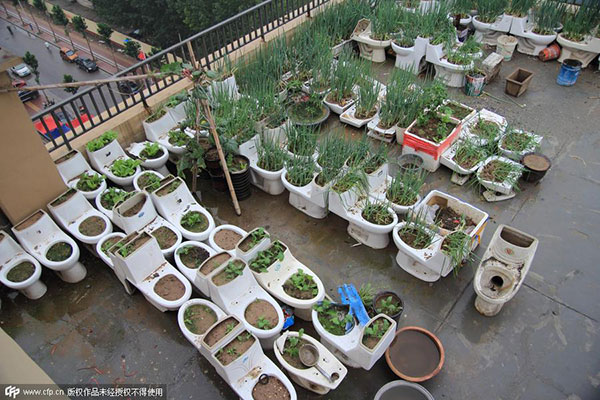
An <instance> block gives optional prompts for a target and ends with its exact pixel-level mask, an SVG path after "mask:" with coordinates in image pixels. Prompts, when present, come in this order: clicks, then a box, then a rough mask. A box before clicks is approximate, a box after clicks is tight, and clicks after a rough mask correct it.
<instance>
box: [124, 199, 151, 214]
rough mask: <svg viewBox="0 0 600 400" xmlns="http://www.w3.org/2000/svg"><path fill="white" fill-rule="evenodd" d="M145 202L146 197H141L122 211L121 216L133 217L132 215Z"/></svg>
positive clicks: (138, 210)
mask: <svg viewBox="0 0 600 400" xmlns="http://www.w3.org/2000/svg"><path fill="white" fill-rule="evenodd" d="M145 203H146V197H142V199H141V200H140V201H138V202H137V203H135V204H134V205H133V206H132V207H131V208H129V209H127V210H126V211H124V212H123V216H124V217H133V216H134V215H136V214H137V213H139V212H140V210H141V209H142V207H144V204H145Z"/></svg>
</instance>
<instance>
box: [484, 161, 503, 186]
mask: <svg viewBox="0 0 600 400" xmlns="http://www.w3.org/2000/svg"><path fill="white" fill-rule="evenodd" d="M502 164H504V162H503V161H500V160H494V161H491V162H489V163H487V164H486V165H485V167H483V169H482V170H481V175H480V176H481V178H482V179H485V180H486V181H493V182H504V180H505V179H506V178H508V174H509V171H502V172H503V173H498V172H497V171H496V168H502Z"/></svg>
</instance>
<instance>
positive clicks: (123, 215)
mask: <svg viewBox="0 0 600 400" xmlns="http://www.w3.org/2000/svg"><path fill="white" fill-rule="evenodd" d="M131 193H132V195H131V196H130V197H128V198H127V199H126V200H125V201H123V202H122V203H121V204H119V205H117V206H115V208H114V209H113V221H114V223H115V225H117V226H119V227H120V228H121V229H122V230H123V231H125V233H126V234H130V233H133V232H136V231H144V232H147V233H148V234H150V235H155V234H158V233H157V232H156V231H158V229H161V228H163V229H162V231H166V229H168V230H170V231H171V232H172V233H174V234H175V237H176V239H175V242H174V243H173V244H171V246H168V247H165V248H164V249H161V251H162V253H163V255H164V257H167V258H168V257H171V256H172V255H173V252H174V251H175V248H176V247H177V246H179V244H180V243H181V241H182V236H181V232H179V230H178V229H177V228H176V227H175V226H173V225H172V224H171V223H169V222H168V221H166V220H165V219H163V218H162V217H161V216H159V215H158V214H157V213H156V209H155V208H154V205H153V204H152V201H151V200H150V197H149V195H148V193H146V192H131ZM164 228H166V229H164ZM165 246H166V245H165Z"/></svg>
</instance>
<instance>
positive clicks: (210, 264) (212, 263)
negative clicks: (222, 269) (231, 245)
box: [200, 253, 231, 275]
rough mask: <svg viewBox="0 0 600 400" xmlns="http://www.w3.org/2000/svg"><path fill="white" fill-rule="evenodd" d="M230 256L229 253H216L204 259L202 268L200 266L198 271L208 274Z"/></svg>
mask: <svg viewBox="0 0 600 400" xmlns="http://www.w3.org/2000/svg"><path fill="white" fill-rule="evenodd" d="M230 258H231V255H230V254H229V253H222V254H217V255H216V256H213V257H211V258H210V259H209V260H208V261H206V263H205V264H204V265H203V266H202V268H200V272H202V274H204V275H208V274H210V273H211V272H212V271H214V270H215V269H216V268H217V267H218V266H220V265H221V264H223V263H224V262H225V261H227V260H229V259H230Z"/></svg>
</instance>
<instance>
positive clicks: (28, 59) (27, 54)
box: [23, 51, 48, 103]
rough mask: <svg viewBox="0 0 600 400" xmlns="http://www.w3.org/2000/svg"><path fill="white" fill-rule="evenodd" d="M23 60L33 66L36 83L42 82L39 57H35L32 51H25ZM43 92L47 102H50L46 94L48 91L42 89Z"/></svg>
mask: <svg viewBox="0 0 600 400" xmlns="http://www.w3.org/2000/svg"><path fill="white" fill-rule="evenodd" d="M23 62H24V63H25V64H27V65H28V66H29V68H31V72H33V76H35V83H37V84H38V85H39V84H40V71H39V69H38V67H39V63H38V60H37V58H35V56H34V55H33V54H31V53H30V52H28V51H27V52H25V55H24V56H23ZM42 93H43V94H44V97H45V98H46V103H47V102H48V96H46V92H44V91H43V90H42Z"/></svg>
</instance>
